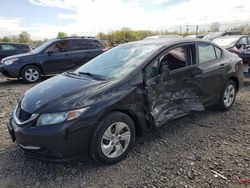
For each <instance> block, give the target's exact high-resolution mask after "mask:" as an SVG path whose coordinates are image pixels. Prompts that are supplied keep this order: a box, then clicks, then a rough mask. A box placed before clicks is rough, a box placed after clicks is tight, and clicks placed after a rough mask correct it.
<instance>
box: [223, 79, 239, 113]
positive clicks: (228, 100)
mask: <svg viewBox="0 0 250 188" xmlns="http://www.w3.org/2000/svg"><path fill="white" fill-rule="evenodd" d="M235 97H236V85H235V82H234V81H232V80H228V81H227V82H226V84H225V86H224V89H223V91H222V93H221V96H220V101H219V109H220V110H222V111H226V110H229V109H230V108H231V107H232V105H233V103H234V101H235Z"/></svg>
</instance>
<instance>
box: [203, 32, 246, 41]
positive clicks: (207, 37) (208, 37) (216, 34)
mask: <svg viewBox="0 0 250 188" xmlns="http://www.w3.org/2000/svg"><path fill="white" fill-rule="evenodd" d="M232 35H241V32H240V31H223V32H211V33H208V34H206V35H205V36H204V37H203V39H205V40H214V39H216V38H218V37H223V36H232Z"/></svg>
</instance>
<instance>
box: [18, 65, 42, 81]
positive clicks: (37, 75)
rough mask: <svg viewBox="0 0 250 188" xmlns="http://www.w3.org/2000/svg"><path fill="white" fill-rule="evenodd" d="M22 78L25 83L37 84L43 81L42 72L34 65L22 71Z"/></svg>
mask: <svg viewBox="0 0 250 188" xmlns="http://www.w3.org/2000/svg"><path fill="white" fill-rule="evenodd" d="M21 77H22V79H23V81H24V82H25V83H36V82H38V81H39V80H40V79H41V70H40V69H39V68H38V67H37V66H34V65H28V66H26V67H24V68H23V70H22V71H21Z"/></svg>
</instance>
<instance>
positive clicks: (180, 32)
mask: <svg viewBox="0 0 250 188" xmlns="http://www.w3.org/2000/svg"><path fill="white" fill-rule="evenodd" d="M181 30H182V28H181V26H180V35H181Z"/></svg>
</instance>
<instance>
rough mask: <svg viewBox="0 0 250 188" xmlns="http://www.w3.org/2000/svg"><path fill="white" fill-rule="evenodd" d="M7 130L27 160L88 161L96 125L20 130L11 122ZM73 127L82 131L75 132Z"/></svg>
mask: <svg viewBox="0 0 250 188" xmlns="http://www.w3.org/2000/svg"><path fill="white" fill-rule="evenodd" d="M81 125H84V126H81ZM7 127H8V130H9V133H10V136H11V139H12V140H13V141H17V143H18V145H19V146H20V148H21V149H22V150H23V151H24V154H25V156H26V157H28V158H33V159H39V160H46V161H52V162H66V161H71V160H76V159H78V158H81V159H84V158H87V157H88V150H89V141H90V138H91V135H92V132H93V130H94V125H92V124H89V123H88V124H87V122H83V121H75V122H68V123H65V124H63V125H54V126H46V127H35V126H32V125H27V126H26V125H25V126H23V127H20V126H18V125H17V124H16V123H15V122H14V121H13V120H12V119H11V120H10V122H9V123H8V124H7ZM71 127H80V128H78V129H74V130H72V129H71Z"/></svg>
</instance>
